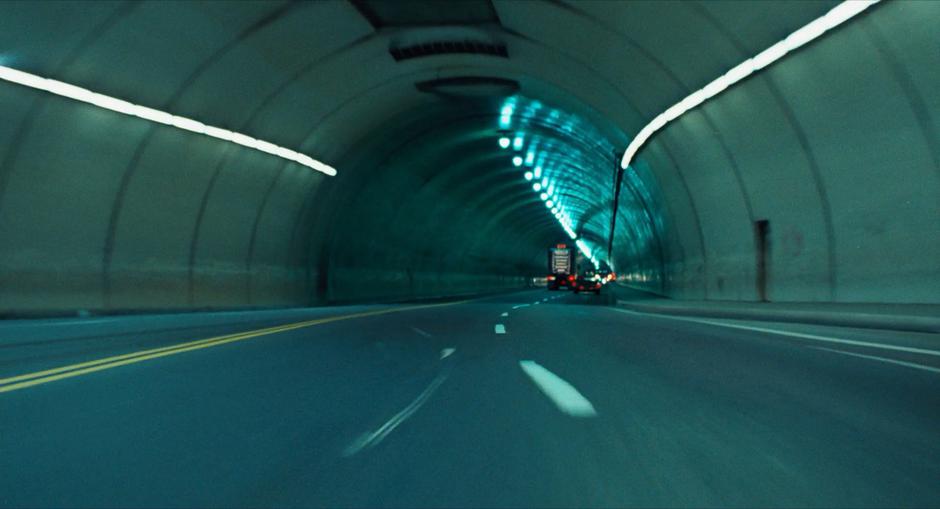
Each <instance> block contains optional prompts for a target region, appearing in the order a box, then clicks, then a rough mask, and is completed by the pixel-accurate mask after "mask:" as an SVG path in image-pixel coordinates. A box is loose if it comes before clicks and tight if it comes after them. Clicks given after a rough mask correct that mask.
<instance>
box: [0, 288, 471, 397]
mask: <svg viewBox="0 0 940 509" xmlns="http://www.w3.org/2000/svg"><path fill="white" fill-rule="evenodd" d="M466 302H469V301H466V300H464V301H459V302H445V303H443V304H426V305H422V306H410V307H401V308H391V309H381V310H378V311H366V312H363V313H353V314H348V315H339V316H330V317H326V318H317V319H314V320H306V321H303V322H295V323H288V324H284V325H277V326H274V327H267V328H264V329H256V330H252V331H245V332H239V333H235V334H227V335H224V336H215V337H211V338H207V339H200V340H196V341H189V342H186V343H179V344H176V345H171V346H165V347H161V348H152V349H149V350H140V351H137V352H131V353H126V354H122V355H114V356H111V357H104V358H101V359H95V360H91V361H86V362H80V363H77V364H69V365H67V366H60V367H57V368H51V369H45V370H42V371H36V372H33V373H25V374H22V375H17V376H12V377H9V378H3V379H0V393H3V392H10V391H15V390H18V389H25V388H27V387H33V386H35V385H40V384H45V383H49V382H54V381H56V380H62V379H65V378H72V377H75V376H81V375H85V374H88V373H94V372H96V371H103V370H106V369H112V368H116V367H119V366H125V365H128V364H134V363H137V362H144V361H147V360H151V359H157V358H160V357H166V356H168V355H176V354H179V353H183V352H191V351H193V350H200V349H203V348H210V347H213V346H219V345H224V344H227V343H234V342H236V341H244V340H246V339H252V338H257V337H261V336H268V335H271V334H277V333H279V332H286V331H291V330H296V329H301V328H304V327H312V326H314V325H321V324H324V323H330V322H338V321H341V320H351V319H354V318H364V317H368V316H378V315H384V314H388V313H399V312H402V311H414V310H418V309H427V308H433V307H441V306H453V305H456V304H463V303H466Z"/></svg>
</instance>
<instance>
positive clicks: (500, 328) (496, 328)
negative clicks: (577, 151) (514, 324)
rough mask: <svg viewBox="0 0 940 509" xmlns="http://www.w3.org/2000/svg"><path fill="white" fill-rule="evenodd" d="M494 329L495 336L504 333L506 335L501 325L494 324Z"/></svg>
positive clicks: (504, 327)
mask: <svg viewBox="0 0 940 509" xmlns="http://www.w3.org/2000/svg"><path fill="white" fill-rule="evenodd" d="M494 329H495V331H496V333H497V334H505V333H506V326H505V325H503V324H501V323H497V324H496V327H494Z"/></svg>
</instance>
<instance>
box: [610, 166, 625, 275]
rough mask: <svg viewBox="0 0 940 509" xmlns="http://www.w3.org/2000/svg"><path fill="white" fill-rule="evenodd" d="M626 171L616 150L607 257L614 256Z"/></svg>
mask: <svg viewBox="0 0 940 509" xmlns="http://www.w3.org/2000/svg"><path fill="white" fill-rule="evenodd" d="M623 172H624V170H623V169H622V168H620V160H619V159H618V158H617V151H616V150H614V203H613V207H612V210H611V211H610V236H608V237H607V257H608V258H613V256H614V231H616V228H617V207H618V206H619V205H620V187H621V186H620V185H621V183H622V182H623Z"/></svg>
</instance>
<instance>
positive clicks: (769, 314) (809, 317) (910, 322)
mask: <svg viewBox="0 0 940 509" xmlns="http://www.w3.org/2000/svg"><path fill="white" fill-rule="evenodd" d="M616 306H617V307H620V308H624V309H627V310H630V311H637V312H640V313H653V314H661V315H679V316H697V317H703V318H726V319H735V320H757V321H763V322H798V323H806V324H814V325H835V326H839V327H859V328H864V329H889V330H896V331H907V332H927V333H933V334H936V333H940V317H930V316H918V315H884V314H872V313H852V312H831V311H808V310H790V309H710V308H703V307H693V306H681V305H674V304H672V303H671V304H670V305H665V306H664V305H656V304H638V303H632V302H629V301H623V300H618V301H617V302H616Z"/></svg>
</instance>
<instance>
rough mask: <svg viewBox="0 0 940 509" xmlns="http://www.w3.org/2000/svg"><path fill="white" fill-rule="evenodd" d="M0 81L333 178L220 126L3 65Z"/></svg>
mask: <svg viewBox="0 0 940 509" xmlns="http://www.w3.org/2000/svg"><path fill="white" fill-rule="evenodd" d="M0 79H2V80H4V81H8V82H10V83H16V84H18V85H23V86H25V87H29V88H33V89H36V90H43V91H45V92H49V93H51V94H55V95H58V96H62V97H68V98H69V99H73V100H75V101H79V102H83V103H86V104H91V105H94V106H97V107H99V108H103V109H106V110H110V111H114V112H116V113H121V114H123V115H129V116H132V117H138V118H142V119H144V120H149V121H150V122H155V123H158V124H163V125H168V126H171V127H175V128H177V129H182V130H184V131H189V132H194V133H198V134H202V135H205V136H209V137H211V138H215V139H218V140H224V141H228V142H231V143H235V144H237V145H241V146H243V147H247V148H251V149H254V150H258V151H260V152H264V153H267V154H271V155H273V156H276V157H280V158H281V159H286V160H288V161H293V162H295V163H297V164H300V165H302V166H306V167H308V168H310V169H313V170H316V171H318V172H320V173H323V174H325V175H329V176H331V177H332V176H334V175H336V169H334V168H333V167H331V166H329V165H327V164H325V163H322V162H320V161H317V160H316V159H314V158H312V157H310V156H308V155H306V154H301V153H300V152H296V151H294V150H291V149H289V148H285V147H280V146H278V145H275V144H273V143H271V142H268V141H264V140H259V139H256V138H252V137H251V136H248V135H245V134H242V133H237V132H234V131H229V130H228V129H222V128H221V127H213V126H211V125H206V124H204V123H202V122H199V121H197V120H193V119H191V118H186V117H181V116H179V115H173V114H171V113H167V112H165V111H160V110H155V109H153V108H148V107H146V106H141V105H139V104H133V103H130V102H127V101H124V100H121V99H118V98H116V97H111V96H108V95H104V94H99V93H97V92H92V91H91V90H87V89H85V88H82V87H77V86H75V85H71V84H69V83H65V82H62V81H57V80H53V79H48V78H43V77H41V76H37V75H35V74H31V73H28V72H23V71H20V70H18V69H13V68H12V67H7V66H3V65H0Z"/></svg>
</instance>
